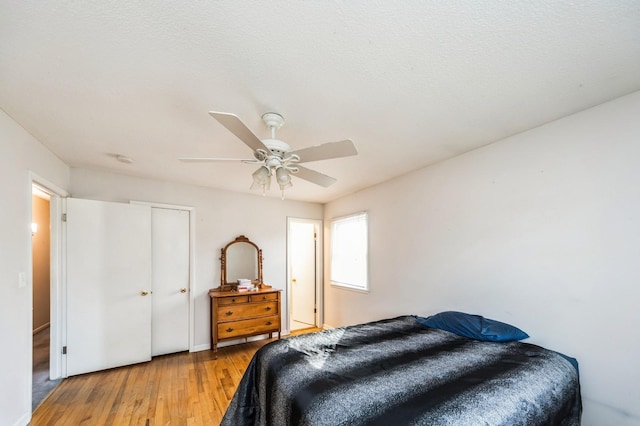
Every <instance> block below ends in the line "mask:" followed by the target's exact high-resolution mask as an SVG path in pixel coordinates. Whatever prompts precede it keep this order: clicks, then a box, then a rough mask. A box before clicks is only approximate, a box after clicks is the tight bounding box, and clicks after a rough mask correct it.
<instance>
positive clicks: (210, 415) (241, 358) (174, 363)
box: [30, 329, 319, 426]
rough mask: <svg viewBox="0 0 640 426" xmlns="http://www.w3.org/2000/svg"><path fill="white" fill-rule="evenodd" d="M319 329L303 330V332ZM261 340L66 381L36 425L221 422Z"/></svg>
mask: <svg viewBox="0 0 640 426" xmlns="http://www.w3.org/2000/svg"><path fill="white" fill-rule="evenodd" d="M318 330H319V329H307V330H300V331H298V332H296V333H292V334H300V333H305V332H310V331H318ZM271 340H272V339H270V340H261V341H258V342H250V343H246V344H241V345H234V346H229V347H226V348H221V349H219V350H218V359H214V357H213V352H212V351H201V352H193V353H188V352H183V353H179V354H173V355H165V356H159V357H155V358H153V360H152V361H150V362H147V363H142V364H136V365H132V366H127V367H120V368H114V369H111V370H106V371H100V372H97V373H90V374H84V375H81V376H74V377H70V378H68V379H65V380H63V382H62V383H61V384H60V385H59V386H58V387H57V388H56V389H55V390H54V391H53V392H52V393H51V395H49V397H48V398H47V399H46V400H45V401H44V402H43V403H42V404H41V405H40V406H39V407H38V408H37V409H36V411H35V412H34V413H33V419H32V421H31V423H30V424H31V425H150V426H151V425H218V424H220V420H221V419H222V416H223V415H224V412H225V410H226V409H227V406H228V405H229V402H230V401H231V398H232V397H233V394H234V392H235V390H236V387H237V386H238V383H239V382H240V379H241V378H242V375H243V373H244V371H245V369H246V367H247V365H248V364H249V361H250V360H251V357H252V356H253V354H254V353H255V351H257V350H258V349H259V348H260V347H262V346H263V345H264V344H266V343H268V342H270V341H271Z"/></svg>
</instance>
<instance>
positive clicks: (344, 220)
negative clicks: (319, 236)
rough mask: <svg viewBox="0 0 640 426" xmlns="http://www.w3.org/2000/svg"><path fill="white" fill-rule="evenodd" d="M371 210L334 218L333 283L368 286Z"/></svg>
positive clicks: (332, 233)
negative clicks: (368, 234)
mask: <svg viewBox="0 0 640 426" xmlns="http://www.w3.org/2000/svg"><path fill="white" fill-rule="evenodd" d="M367 228H368V220H367V213H357V214H354V215H350V216H345V217H340V218H337V219H333V220H332V221H331V284H333V285H338V286H342V287H348V288H353V289H358V290H368V289H369V280H368V274H367V269H368V267H367V266H368V262H367V257H368V250H367V246H368V243H367V241H368V238H367Z"/></svg>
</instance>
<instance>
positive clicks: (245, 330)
mask: <svg viewBox="0 0 640 426" xmlns="http://www.w3.org/2000/svg"><path fill="white" fill-rule="evenodd" d="M281 291H282V290H276V289H272V288H269V289H261V290H258V291H248V292H237V291H218V290H210V291H209V297H211V348H212V349H213V352H214V353H216V352H217V351H218V342H220V341H222V340H231V339H239V338H243V337H249V336H257V335H260V334H269V337H272V336H273V334H272V333H276V332H277V333H278V339H280V332H281V326H280V321H281V318H280V292H281Z"/></svg>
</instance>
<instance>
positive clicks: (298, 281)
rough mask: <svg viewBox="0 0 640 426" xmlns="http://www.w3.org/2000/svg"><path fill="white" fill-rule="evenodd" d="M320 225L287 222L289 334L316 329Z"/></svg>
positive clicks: (318, 299)
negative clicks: (311, 328) (295, 331)
mask: <svg viewBox="0 0 640 426" xmlns="http://www.w3.org/2000/svg"><path fill="white" fill-rule="evenodd" d="M321 224H322V222H321V221H320V220H314V219H297V218H288V220H287V260H288V262H287V264H288V268H287V276H288V280H287V281H288V287H289V295H290V297H289V330H291V331H293V330H300V329H303V328H309V327H316V326H318V324H320V323H321V322H320V316H319V313H320V311H321V309H320V308H321V303H320V302H321V293H320V290H321V286H320V285H319V283H320V282H321V281H320V271H321V269H322V268H321V262H320V259H321V257H320V256H321V250H320V247H321V244H320V229H321Z"/></svg>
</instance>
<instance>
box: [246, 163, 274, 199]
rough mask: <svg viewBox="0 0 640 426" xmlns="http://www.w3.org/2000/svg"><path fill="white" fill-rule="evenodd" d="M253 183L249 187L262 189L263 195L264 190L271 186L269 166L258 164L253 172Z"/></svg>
mask: <svg viewBox="0 0 640 426" xmlns="http://www.w3.org/2000/svg"><path fill="white" fill-rule="evenodd" d="M252 176H253V183H252V184H251V187H250V188H249V189H262V195H265V192H266V191H267V190H268V189H269V187H270V186H271V173H270V171H269V168H268V167H266V166H260V167H258V169H257V170H256V171H255V172H253V174H252Z"/></svg>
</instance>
